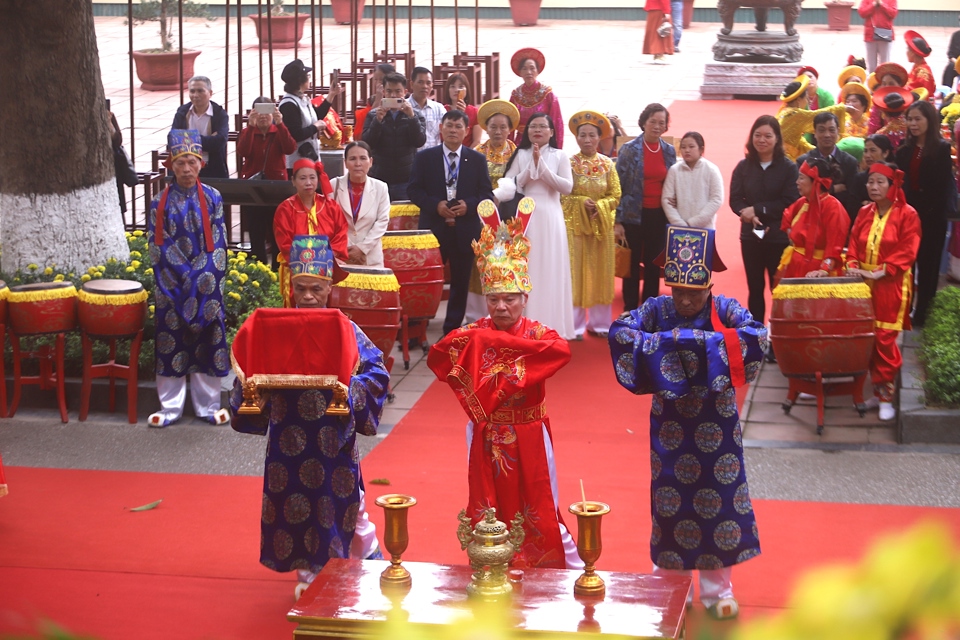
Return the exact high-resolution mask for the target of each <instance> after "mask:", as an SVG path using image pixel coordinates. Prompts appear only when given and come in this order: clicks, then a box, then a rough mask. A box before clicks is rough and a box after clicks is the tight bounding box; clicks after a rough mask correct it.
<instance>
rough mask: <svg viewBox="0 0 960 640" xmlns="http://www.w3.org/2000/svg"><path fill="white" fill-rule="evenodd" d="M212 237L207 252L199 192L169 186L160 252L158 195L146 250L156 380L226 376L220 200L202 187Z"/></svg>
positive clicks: (224, 260) (224, 243) (224, 252)
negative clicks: (152, 304) (153, 301)
mask: <svg viewBox="0 0 960 640" xmlns="http://www.w3.org/2000/svg"><path fill="white" fill-rule="evenodd" d="M203 193H204V197H205V198H206V199H207V212H208V213H209V216H210V227H211V230H212V234H213V252H212V253H208V252H207V250H206V239H205V238H204V235H203V221H202V218H201V214H200V201H199V199H198V196H197V187H195V186H194V187H192V188H190V189H184V188H183V187H181V186H180V185H178V184H177V183H176V181H174V182H173V183H172V184H171V185H170V192H169V195H168V196H167V203H166V208H165V211H164V213H163V226H164V234H163V246H162V247H158V246H157V245H156V243H155V242H154V234H155V232H156V221H157V207H158V206H159V205H160V196H159V195H158V196H157V197H155V198H154V199H153V201H152V202H151V203H150V212H149V213H148V215H147V246H148V247H149V248H150V260H151V262H152V263H153V277H154V279H155V280H156V288H155V291H154V296H155V298H156V307H155V308H156V326H157V330H156V356H157V375H158V376H167V377H171V378H182V377H184V376H186V375H187V374H189V373H205V374H207V375H211V376H217V377H220V378H222V377H224V376H226V375H227V372H228V371H229V370H230V355H229V352H228V351H227V331H226V326H225V324H224V307H223V287H224V273H225V271H226V267H227V237H226V236H227V233H226V227H225V226H224V221H223V200H222V199H221V197H220V192H219V191H217V190H216V189H214V188H213V187H208V186H206V185H204V186H203Z"/></svg>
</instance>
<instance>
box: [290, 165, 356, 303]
mask: <svg viewBox="0 0 960 640" xmlns="http://www.w3.org/2000/svg"><path fill="white" fill-rule="evenodd" d="M293 186H294V187H296V189H297V193H295V194H294V195H292V196H290V197H289V198H287V199H286V200H284V201H283V202H281V203H280V206H279V207H277V212H276V214H275V215H274V217H273V235H274V238H276V240H277V250H278V251H279V252H280V255H279V259H280V292H281V294H282V295H283V306H285V307H290V306H292V305H293V298H292V296H291V294H290V270H289V269H288V268H287V256H289V255H290V246H291V245H292V244H293V238H294V236H307V235H309V236H327V237H328V238H330V248H331V249H333V255H334V257H335V258H336V259H337V260H339V261H341V262H346V261H347V219H346V214H344V213H343V209H341V208H340V205H339V204H337V201H336V200H334V199H333V198H332V197H331V194H332V193H333V188H332V187H331V185H330V179H329V178H328V177H327V172H326V171H324V170H323V165H322V164H320V163H319V162H314V161H313V160H309V159H307V158H301V159H300V160H297V161H296V163H294V165H293ZM318 187H319V188H318Z"/></svg>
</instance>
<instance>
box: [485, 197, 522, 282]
mask: <svg viewBox="0 0 960 640" xmlns="http://www.w3.org/2000/svg"><path fill="white" fill-rule="evenodd" d="M535 207H536V204H535V203H534V201H533V198H524V199H522V200H521V201H520V203H519V204H518V205H517V217H516V218H513V219H511V220H508V221H506V222H504V223H501V222H500V214H499V212H498V211H497V207H496V205H495V204H493V201H492V200H484V201H483V202H481V203H480V204H479V205H477V213H478V214H480V218H481V219H482V220H483V223H484V224H483V230H482V231H481V232H480V239H479V240H474V241H473V252H474V254H476V256H477V269H479V270H480V284H481V287H482V289H483V293H484V295H486V294H488V293H530V289H531V288H532V287H531V285H530V274H529V273H528V271H527V255H528V254H529V253H530V241H529V240H527V238H526V237H525V236H524V235H523V231H524V229H525V228H526V223H527V221H528V220H529V219H530V214H532V213H533V210H534V208H535Z"/></svg>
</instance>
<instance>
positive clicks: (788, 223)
mask: <svg viewBox="0 0 960 640" xmlns="http://www.w3.org/2000/svg"><path fill="white" fill-rule="evenodd" d="M806 202H807V199H806V198H804V197H803V196H801V197H800V198H799V199H798V200H796V201H795V202H794V203H793V204H791V205H790V206H789V207H787V208H786V209H784V211H783V217H782V218H780V231H786V232H787V234H789V233H790V227H792V226H793V219H794V218H796V217H797V212H798V211H800V207H802V206H803V205H804V204H805V203H806Z"/></svg>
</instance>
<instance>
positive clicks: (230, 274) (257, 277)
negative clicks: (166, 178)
mask: <svg viewBox="0 0 960 640" xmlns="http://www.w3.org/2000/svg"><path fill="white" fill-rule="evenodd" d="M127 244H128V245H129V247H130V258H129V260H128V261H126V262H124V261H120V260H114V259H112V258H111V259H110V260H108V261H107V262H106V264H101V265H95V266H92V267H90V268H88V269H87V271H86V272H85V273H81V274H76V273H73V272H69V273H64V272H63V271H60V270H58V269H57V265H55V264H53V265H49V266H46V267H42V268H41V267H40V266H39V265H35V264H30V265H27V267H26V268H25V269H18V270H17V271H16V272H15V273H13V274H2V273H0V280H3V281H4V282H6V283H7V286H16V285H20V284H31V283H34V282H60V281H67V282H72V283H73V285H74V286H75V287H76V288H77V290H78V291H79V290H80V288H81V287H82V286H83V283H85V282H89V281H90V280H106V279H115V280H135V281H137V282H139V283H140V284H141V285H143V288H144V289H145V290H146V291H147V295H148V296H149V297H148V298H147V305H148V313H147V319H146V324H145V326H144V330H143V343H142V344H141V346H140V362H139V369H140V375H141V377H145V378H152V377H153V376H154V371H155V369H154V365H155V360H154V356H155V353H154V334H155V327H154V295H153V290H154V279H153V269H152V268H151V265H150V254H149V251H148V249H147V237H146V235H145V234H144V233H143V231H134V232H133V233H127ZM247 257H248V256H247V254H246V253H244V252H242V251H241V252H234V251H228V252H227V258H228V260H227V263H228V266H227V274H226V277H225V278H224V293H223V301H224V305H223V306H224V312H225V322H226V326H227V342H228V344H229V343H232V342H233V337H234V336H235V335H236V334H237V330H238V329H239V328H240V325H242V324H243V322H244V320H246V319H247V316H249V315H250V314H251V313H252V312H253V310H254V309H259V308H260V307H279V306H282V305H283V300H282V298H281V296H280V287H279V285H278V284H277V274H276V273H275V272H274V271H273V270H272V269H270V267H268V266H267V265H265V264H263V263H262V262H258V261H255V260H248V259H247ZM53 340H54V338H53V336H42V337H37V338H22V339H21V345H22V348H23V349H24V350H34V349H35V348H36V347H38V346H40V345H44V344H49V345H52V344H53ZM108 355H109V350H108V347H107V344H106V343H105V342H103V341H99V340H97V341H94V343H93V361H94V363H97V362H106V361H107V358H108ZM4 357H5V358H6V360H7V363H8V364H9V363H10V362H11V357H12V356H11V354H10V349H9V347H7V348H6V349H5V354H4ZM129 357H130V342H129V341H128V340H118V341H117V362H118V363H120V364H126V363H127V362H128V361H129ZM82 365H83V351H82V347H81V344H80V333H79V332H77V331H75V332H71V333H68V334H67V337H66V345H65V354H64V366H65V367H66V371H67V375H71V376H79V375H80V374H81V372H82ZM35 369H36V362H25V363H24V375H33V374H34V373H35Z"/></svg>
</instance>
